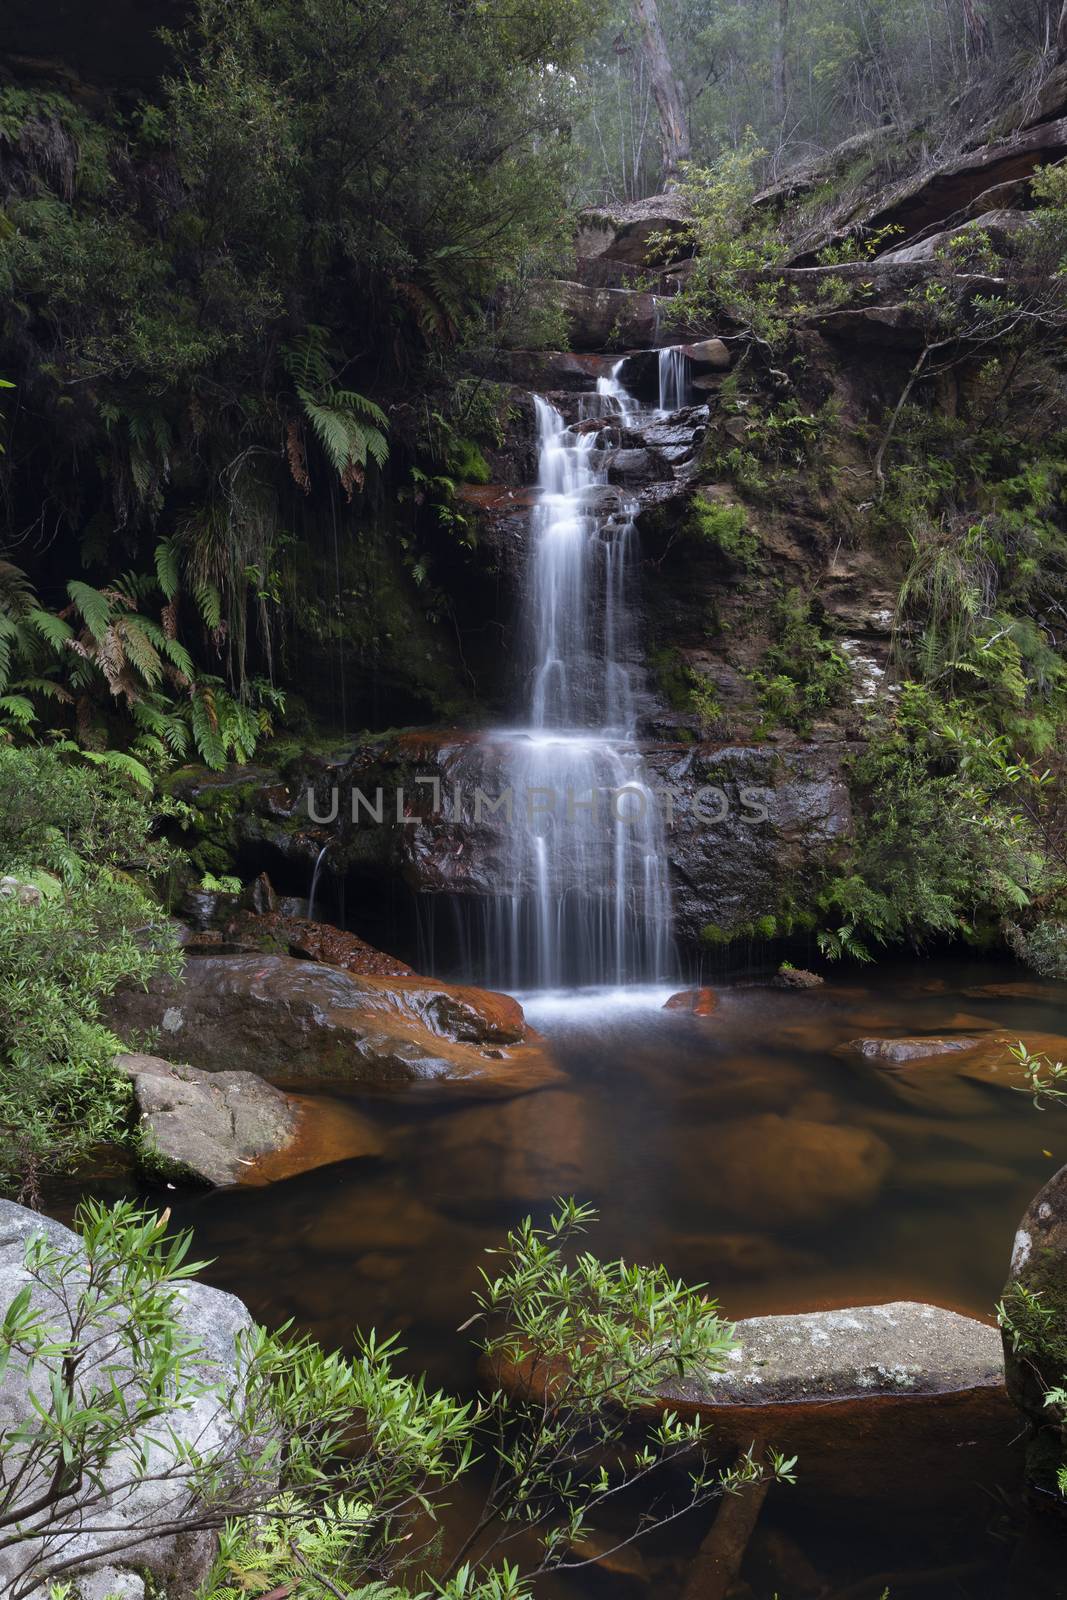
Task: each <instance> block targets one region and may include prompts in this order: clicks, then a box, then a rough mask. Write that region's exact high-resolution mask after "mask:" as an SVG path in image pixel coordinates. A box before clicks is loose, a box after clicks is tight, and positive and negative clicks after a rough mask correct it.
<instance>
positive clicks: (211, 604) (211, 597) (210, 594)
mask: <svg viewBox="0 0 1067 1600" xmlns="http://www.w3.org/2000/svg"><path fill="white" fill-rule="evenodd" d="M193 598H194V599H195V601H196V604H197V608H198V610H199V612H200V615H201V617H202V619H203V623H204V627H205V628H209V629H210V630H211V632H212V633H214V632H215V630H216V628H219V627H221V626H222V597H221V595H220V594H219V591H218V588H217V586H216V585H215V584H213V583H211V582H210V581H208V580H207V579H202V580H200V581H198V582H196V583H194V584H193Z"/></svg>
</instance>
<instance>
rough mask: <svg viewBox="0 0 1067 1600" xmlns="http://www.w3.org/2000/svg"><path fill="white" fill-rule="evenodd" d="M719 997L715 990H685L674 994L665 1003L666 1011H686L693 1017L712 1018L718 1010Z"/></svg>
mask: <svg viewBox="0 0 1067 1600" xmlns="http://www.w3.org/2000/svg"><path fill="white" fill-rule="evenodd" d="M718 1005H719V997H718V995H717V994H716V993H715V990H714V989H683V990H682V991H681V993H680V994H672V995H671V997H670V999H669V1000H665V1001H664V1003H663V1009H664V1011H685V1012H687V1013H688V1014H689V1016H691V1017H710V1016H711V1014H712V1012H713V1011H715V1010H717V1009H718Z"/></svg>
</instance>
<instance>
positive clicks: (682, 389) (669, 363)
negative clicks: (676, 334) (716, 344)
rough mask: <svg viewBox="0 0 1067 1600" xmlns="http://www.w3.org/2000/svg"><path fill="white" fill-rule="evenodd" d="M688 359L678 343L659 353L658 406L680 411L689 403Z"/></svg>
mask: <svg viewBox="0 0 1067 1600" xmlns="http://www.w3.org/2000/svg"><path fill="white" fill-rule="evenodd" d="M690 365H691V363H690V360H689V357H688V356H687V355H686V354H685V352H684V351H683V350H682V349H680V348H679V346H678V345H668V346H667V347H666V349H663V350H661V351H660V353H659V408H660V410H661V411H681V410H682V408H683V406H687V405H688V404H689V390H690V371H689V369H690Z"/></svg>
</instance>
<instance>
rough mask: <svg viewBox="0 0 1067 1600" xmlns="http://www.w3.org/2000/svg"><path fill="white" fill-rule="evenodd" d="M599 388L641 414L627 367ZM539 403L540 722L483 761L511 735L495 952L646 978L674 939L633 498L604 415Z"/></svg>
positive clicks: (620, 417) (554, 981)
mask: <svg viewBox="0 0 1067 1600" xmlns="http://www.w3.org/2000/svg"><path fill="white" fill-rule="evenodd" d="M617 371H618V369H616V374H617ZM597 404H598V407H599V415H600V416H601V417H602V418H603V421H604V424H605V427H609V426H611V425H612V424H613V423H614V424H615V425H616V426H619V425H622V426H626V425H627V424H628V423H631V422H632V421H633V420H634V419H635V417H636V415H637V411H636V407H635V405H634V402H633V400H632V399H631V397H630V396H629V395H627V394H626V392H625V390H624V389H623V388H622V386H621V384H620V383H619V381H618V378H617V376H616V375H614V374H613V376H612V378H610V379H603V380H601V383H600V385H599V386H598V396H597ZM536 407H537V424H538V437H539V475H538V496H537V503H536V506H535V509H534V513H533V525H532V548H531V557H530V565H529V573H528V579H527V584H528V589H527V598H528V604H527V607H526V613H527V626H528V635H527V641H526V643H527V652H528V659H529V673H530V695H529V724H528V726H527V727H526V728H524V729H512V730H506V731H501V732H498V733H495V734H490V735H489V748H488V749H486V748H485V747H484V746H483V749H482V751H481V753H480V755H479V756H478V758H477V759H478V761H479V764H480V768H481V772H482V774H483V775H484V773H485V769H486V765H487V757H488V758H489V761H490V762H491V760H492V756H491V754H490V752H491V751H499V756H500V768H501V773H502V776H503V779H504V782H505V783H506V785H507V788H508V789H509V790H510V792H511V794H512V797H513V802H512V804H513V810H512V818H511V822H510V824H509V825H508V826H507V827H506V831H505V832H504V834H503V836H502V840H501V843H500V847H499V863H498V867H497V876H498V883H496V884H494V887H495V888H496V889H497V892H496V893H495V894H494V895H493V896H492V897H491V898H490V899H489V901H488V903H487V904H486V906H485V907H484V910H485V915H486V923H485V927H484V929H483V939H484V943H485V949H486V952H487V956H488V961H487V966H488V969H489V972H490V975H491V977H492V979H493V981H495V982H498V983H502V984H505V985H507V986H508V987H511V988H517V987H523V986H530V985H532V986H534V987H536V988H545V989H552V988H559V987H561V986H564V985H566V986H568V987H572V986H581V985H587V984H619V985H621V984H624V983H629V982H634V981H637V980H646V981H647V980H652V979H656V978H659V977H662V976H664V975H665V974H666V973H667V972H668V971H669V970H670V966H671V959H672V941H671V904H670V889H669V883H668V878H667V868H666V851H665V841H664V829H663V821H662V817H661V814H660V808H659V804H658V802H657V798H656V796H655V795H654V793H653V792H652V790H651V788H650V787H649V783H648V778H647V775H646V772H645V766H644V762H643V759H642V757H641V753H640V751H639V749H638V748H637V746H636V744H635V737H636V721H637V718H636V709H635V701H636V693H635V689H636V684H635V675H636V673H637V670H638V669H636V668H635V666H634V662H635V659H636V639H635V630H634V623H633V616H632V608H631V605H630V593H629V591H630V588H631V585H632V581H633V571H632V567H633V559H632V558H633V551H634V545H635V533H634V526H633V517H634V511H635V508H634V507H633V506H632V505H628V504H625V503H623V502H621V501H620V499H619V496H618V493H617V491H614V490H611V489H609V487H608V485H607V475H606V471H605V469H604V467H603V466H602V465H601V455H602V451H601V449H600V443H601V433H600V430H598V429H596V428H588V427H583V426H582V425H581V424H579V426H578V428H577V429H574V428H569V427H568V426H567V425H566V424H565V422H564V420H563V417H562V416H561V415H560V413H559V412H558V411H557V410H556V409H555V407H554V406H551V405H549V403H548V402H547V401H545V400H542V399H537V400H536ZM587 420H588V419H587Z"/></svg>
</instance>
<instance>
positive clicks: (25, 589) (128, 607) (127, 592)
mask: <svg viewBox="0 0 1067 1600" xmlns="http://www.w3.org/2000/svg"><path fill="white" fill-rule="evenodd" d="M155 558H156V569H157V575H156V577H155V578H154V579H152V578H139V577H137V576H136V575H135V574H127V575H126V576H125V577H124V578H122V579H121V580H118V581H117V582H115V583H113V584H111V585H109V586H108V587H107V588H106V589H103V590H100V589H95V588H93V587H92V586H91V585H90V584H87V583H83V582H82V581H80V580H78V579H72V580H71V581H70V582H69V583H68V585H67V592H68V594H69V597H70V605H69V606H68V607H66V608H65V610H64V611H63V612H61V613H59V614H55V613H52V612H47V611H44V610H42V609H41V607H40V606H39V605H38V603H37V598H36V595H35V594H34V592H33V589H32V587H31V585H30V583H29V580H28V579H27V578H26V575H25V573H23V572H22V571H21V570H20V569H19V568H17V567H14V566H12V565H11V564H10V563H6V562H0V689H6V690H8V691H9V692H8V693H6V694H4V695H0V732H2V731H6V732H7V734H8V736H9V737H11V736H13V735H15V734H18V733H23V732H25V731H27V730H28V729H29V728H31V727H32V726H33V725H34V724H36V723H37V722H38V721H39V720H40V719H41V717H42V715H44V714H45V712H46V711H47V709H48V708H52V711H51V716H50V718H49V720H50V721H51V722H52V723H53V724H54V723H55V722H56V721H57V720H59V719H58V718H57V717H56V714H55V709H54V708H55V707H56V706H59V707H70V708H71V712H70V713H69V715H70V716H71V720H72V722H73V727H72V730H71V731H72V732H73V733H75V734H76V736H77V737H78V739H79V740H80V741H81V742H82V744H83V745H84V746H86V747H87V748H85V749H84V750H83V754H84V756H85V759H87V760H89V761H91V762H95V763H97V764H105V765H108V766H110V767H112V768H113V769H121V770H123V771H125V772H126V773H127V774H128V775H129V776H132V777H134V778H135V779H136V780H137V782H139V783H140V784H142V786H143V787H145V788H149V789H150V788H151V787H152V782H153V780H152V776H151V774H150V772H149V771H148V769H147V766H146V763H148V764H149V765H150V766H152V767H156V768H158V767H162V766H165V765H166V764H167V763H168V762H169V761H171V760H172V759H173V758H174V757H180V756H184V755H185V754H186V752H187V751H188V750H189V749H190V748H195V750H196V751H197V752H198V754H199V755H200V757H201V759H202V760H204V761H206V762H207V764H208V765H209V766H212V767H222V766H224V765H225V764H226V761H227V760H228V759H230V758H231V757H235V758H236V759H238V760H241V761H248V760H251V757H252V754H253V752H254V750H255V747H256V744H257V742H258V740H259V739H260V738H261V737H262V735H264V734H265V733H269V732H270V730H271V725H272V724H271V718H272V713H273V712H274V711H276V710H279V709H280V708H281V707H282V706H283V705H284V696H283V695H282V694H281V693H280V692H279V691H277V690H275V689H274V688H273V687H272V686H271V685H270V684H269V683H266V682H263V681H262V680H258V679H257V680H254V681H252V682H250V683H246V685H245V692H244V694H243V696H242V697H240V698H238V697H236V696H234V695H232V694H230V693H229V691H228V690H227V688H226V686H225V684H224V682H223V680H222V679H221V678H218V677H214V676H209V675H206V674H198V672H197V669H196V667H195V666H194V664H193V660H192V657H191V656H190V654H189V651H188V650H187V649H186V648H185V646H184V645H183V644H181V643H180V642H179V640H178V639H177V638H176V637H175V636H174V628H175V622H176V606H177V599H178V596H179V593H180V581H179V576H178V571H179V569H178V557H177V548H176V545H175V543H174V541H173V540H166V541H164V542H163V543H162V544H160V545H158V546H157V548H156V552H155ZM156 587H158V588H159V589H160V590H161V591H162V594H163V597H164V600H165V604H164V606H163V609H162V614H161V617H160V620H159V621H158V622H157V621H156V620H155V619H154V618H152V617H149V616H146V615H144V614H142V613H141V612H139V611H138V609H137V608H138V606H139V605H140V604H141V603H142V602H143V600H144V599H145V598H147V597H148V595H149V594H150V592H151V591H152V589H154V588H156ZM212 615H214V620H215V622H216V623H217V622H218V620H219V619H218V617H217V615H215V614H214V613H213V612H212V611H211V610H210V609H209V610H208V612H207V616H208V618H210V617H211V616H212ZM79 621H80V623H81V626H80V627H78V626H76V624H77V623H78V622H79ZM116 701H118V702H121V703H122V704H123V705H124V706H125V709H126V711H127V712H128V713H129V717H130V722H131V724H132V727H131V728H130V729H128V730H126V731H127V736H128V737H130V736H132V748H131V751H130V752H129V753H127V752H123V751H116V750H106V749H101V748H100V746H101V744H102V743H103V742H104V741H105V740H106V738H107V735H108V727H107V723H106V720H105V718H106V714H107V708H108V706H109V705H110V704H111V703H114V702H116Z"/></svg>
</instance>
